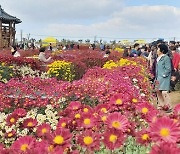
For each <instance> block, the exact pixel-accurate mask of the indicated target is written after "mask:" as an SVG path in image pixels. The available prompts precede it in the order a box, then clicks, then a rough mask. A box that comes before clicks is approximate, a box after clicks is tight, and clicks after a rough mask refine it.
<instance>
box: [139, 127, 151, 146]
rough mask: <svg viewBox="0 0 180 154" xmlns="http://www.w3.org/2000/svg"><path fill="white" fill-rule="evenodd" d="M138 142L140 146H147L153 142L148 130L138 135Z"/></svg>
mask: <svg viewBox="0 0 180 154" xmlns="http://www.w3.org/2000/svg"><path fill="white" fill-rule="evenodd" d="M136 141H137V142H138V143H140V144H143V145H144V144H147V143H149V142H150V141H151V137H150V133H149V131H148V130H141V131H139V132H137V133H136Z"/></svg>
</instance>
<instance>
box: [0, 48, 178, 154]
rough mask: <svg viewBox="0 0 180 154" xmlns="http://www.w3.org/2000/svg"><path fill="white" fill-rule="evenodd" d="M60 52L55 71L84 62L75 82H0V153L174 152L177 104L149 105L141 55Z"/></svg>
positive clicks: (146, 73) (36, 79)
mask: <svg viewBox="0 0 180 154" xmlns="http://www.w3.org/2000/svg"><path fill="white" fill-rule="evenodd" d="M74 52H75V51H74ZM64 54H65V55H66V56H65V57H64V58H62V59H61V58H59V60H65V61H60V65H61V66H62V68H64V64H67V67H68V68H70V67H69V66H70V64H73V65H74V67H75V66H77V68H76V69H79V70H80V68H78V66H80V65H82V66H84V69H86V72H85V71H84V73H82V74H81V79H79V80H70V81H71V82H68V81H62V80H57V79H56V75H54V77H52V78H48V77H46V79H42V77H41V78H40V77H32V76H31V77H30V76H24V77H21V78H11V79H10V80H9V81H8V82H7V83H0V101H1V103H0V111H1V112H0V142H1V145H0V153H3V154H5V153H10V154H16V153H18V154H19V153H28V154H30V153H31V154H32V153H38V154H41V153H42V154H49V153H52V154H56V153H57V154H59V153H63V152H64V153H74V154H77V153H93V152H96V153H99V154H101V153H119V154H123V153H137V154H145V153H150V154H159V153H161V152H163V154H170V153H174V154H179V153H180V149H179V147H178V143H179V141H180V140H179V139H180V127H179V126H180V123H179V119H180V106H179V105H177V106H176V108H175V109H174V111H173V113H172V114H171V115H167V114H165V113H164V112H161V111H159V110H157V109H156V107H155V106H154V105H153V102H151V99H152V97H153V95H152V87H151V85H150V83H149V81H148V77H149V76H150V74H149V71H148V69H147V68H146V62H145V60H144V59H142V58H136V59H134V58H131V59H120V58H119V57H116V58H115V57H114V58H115V59H114V60H113V61H112V59H103V58H102V57H101V58H100V55H99V57H93V55H91V54H90V55H88V56H89V57H91V56H92V57H91V58H90V59H88V56H86V55H84V59H83V56H82V55H78V54H80V53H76V54H74V53H72V55H71V54H70V53H64ZM87 54H88V53H87ZM97 54H99V53H97ZM75 55H76V56H77V55H78V56H79V58H80V57H82V59H80V60H79V61H78V62H77V63H75V61H73V59H72V58H71V57H73V56H75ZM78 56H77V57H78ZM77 57H76V59H78V58H77ZM109 60H111V61H109ZM57 62H58V61H56V62H55V63H54V65H56V64H58V67H59V63H57ZM75 64H76V65H75ZM51 66H53V64H51ZM51 66H50V67H51ZM52 68H53V67H52ZM76 69H75V70H76ZM54 71H57V72H58V71H59V70H54ZM55 73H56V72H55ZM75 73H77V72H75Z"/></svg>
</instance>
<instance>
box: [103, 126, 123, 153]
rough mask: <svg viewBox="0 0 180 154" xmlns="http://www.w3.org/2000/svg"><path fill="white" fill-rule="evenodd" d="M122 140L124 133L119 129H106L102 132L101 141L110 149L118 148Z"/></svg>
mask: <svg viewBox="0 0 180 154" xmlns="http://www.w3.org/2000/svg"><path fill="white" fill-rule="evenodd" d="M123 142H124V135H123V133H122V131H121V130H117V129H108V130H107V131H106V132H105V133H104V140H103V143H104V144H105V146H106V147H107V148H108V149H110V150H114V149H116V148H120V147H121V146H122V144H123Z"/></svg>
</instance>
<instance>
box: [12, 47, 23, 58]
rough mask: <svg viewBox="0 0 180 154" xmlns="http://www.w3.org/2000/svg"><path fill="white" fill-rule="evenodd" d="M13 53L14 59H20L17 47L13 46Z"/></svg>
mask: <svg viewBox="0 0 180 154" xmlns="http://www.w3.org/2000/svg"><path fill="white" fill-rule="evenodd" d="M11 53H12V55H13V57H20V56H21V55H20V53H19V52H18V51H17V47H16V46H11Z"/></svg>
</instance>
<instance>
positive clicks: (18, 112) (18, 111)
mask: <svg viewBox="0 0 180 154" xmlns="http://www.w3.org/2000/svg"><path fill="white" fill-rule="evenodd" d="M13 113H14V114H16V115H17V116H18V117H25V116H26V114H27V112H26V110H25V109H23V108H18V109H15V110H14V112H13Z"/></svg>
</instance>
